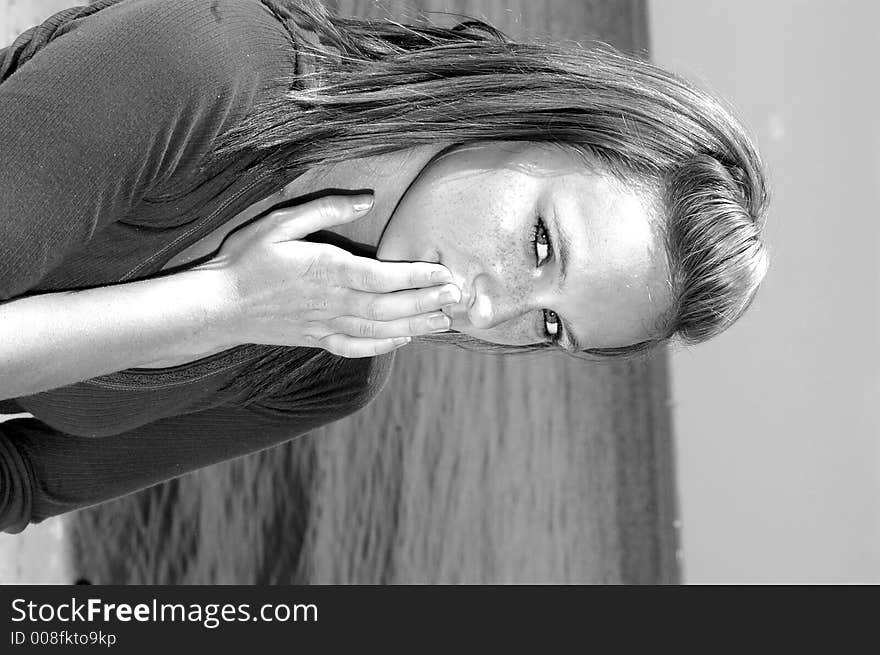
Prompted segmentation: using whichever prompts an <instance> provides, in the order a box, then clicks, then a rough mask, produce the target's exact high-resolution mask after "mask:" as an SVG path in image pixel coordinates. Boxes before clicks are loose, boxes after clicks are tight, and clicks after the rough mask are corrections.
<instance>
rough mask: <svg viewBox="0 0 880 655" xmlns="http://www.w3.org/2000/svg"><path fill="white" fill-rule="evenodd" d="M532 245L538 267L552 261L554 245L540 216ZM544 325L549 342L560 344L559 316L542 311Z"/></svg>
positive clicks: (551, 311)
mask: <svg viewBox="0 0 880 655" xmlns="http://www.w3.org/2000/svg"><path fill="white" fill-rule="evenodd" d="M532 243H533V244H534V246H535V255H536V256H537V259H538V266H541V265H543V264H544V262H545V261H547V260H548V259H550V255H551V253H552V252H553V244H551V243H550V235H549V233H548V232H547V226H546V225H544V221H543V219H542V218H541V217H540V216H538V220H537V222H536V223H535V227H534V228H533V230H532ZM541 313H542V318H543V323H544V325H543V326H542V328H541V332H542V333H543V334H544V335H546V336H547V337H549V340H550V341H551V342H552V343H554V344H556V343H559V337H560V329H561V327H562V326H561V324H560V320H559V316H558V315H557V314H556V312H554V311H553V310H550V309H544V310H541Z"/></svg>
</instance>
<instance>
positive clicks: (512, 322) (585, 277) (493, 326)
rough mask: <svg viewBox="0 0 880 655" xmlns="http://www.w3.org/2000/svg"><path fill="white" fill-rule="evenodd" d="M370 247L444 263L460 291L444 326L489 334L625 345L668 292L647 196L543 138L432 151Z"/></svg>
mask: <svg viewBox="0 0 880 655" xmlns="http://www.w3.org/2000/svg"><path fill="white" fill-rule="evenodd" d="M377 257H378V259H381V260H385V261H428V262H439V263H441V264H443V265H444V266H446V267H447V268H448V269H449V270H450V271H451V272H452V274H453V276H454V277H455V281H456V283H457V284H458V286H459V288H460V289H461V292H462V298H461V301H460V302H459V303H457V304H456V305H451V306H449V307H448V308H447V309H446V310H444V311H445V312H446V314H447V315H449V316H450V317H451V318H452V319H453V323H452V329H453V330H456V331H458V332H462V333H464V334H467V335H470V336H472V337H475V338H477V339H481V340H483V341H489V342H492V343H498V344H508V345H527V344H535V343H540V342H545V341H552V340H556V339H558V340H559V344H560V346H562V347H563V348H577V349H580V350H582V349H585V348H607V347H617V346H625V345H629V344H632V343H636V342H639V341H643V340H645V339H648V338H650V337H653V336H656V334H655V333H654V331H653V325H654V324H655V322H656V321H657V319H658V318H659V316H660V315H661V313H662V312H664V310H665V309H666V308H667V307H668V303H669V301H670V294H669V289H668V286H667V281H666V280H667V275H668V268H667V265H666V257H665V252H664V249H663V245H662V241H661V240H660V236H659V234H657V231H656V230H655V229H654V227H653V225H652V213H651V210H650V207H649V205H648V203H646V202H645V201H644V200H643V198H642V197H641V196H639V195H638V194H636V193H634V192H632V191H630V190H627V189H625V188H623V186H622V185H620V184H619V183H617V182H616V181H615V180H614V179H613V178H612V177H610V176H608V175H606V174H601V173H595V172H592V171H590V170H588V169H587V168H586V167H585V166H584V163H583V161H582V160H581V159H580V157H579V156H578V155H577V154H576V153H574V152H571V151H570V150H568V149H565V148H560V147H556V146H552V145H547V144H536V143H511V142H505V143H493V144H486V145H477V146H467V147H462V148H457V149H453V150H451V151H449V152H447V153H445V154H442V155H440V156H439V157H437V158H435V159H434V160H432V161H431V162H429V163H428V165H427V166H425V167H424V168H423V169H422V171H421V173H420V174H419V175H418V176H417V177H416V179H415V180H414V181H413V183H412V184H411V185H410V186H409V188H408V189H407V190H406V192H405V193H404V195H403V197H402V198H401V200H400V202H399V203H398V205H397V207H396V208H395V210H394V212H393V214H392V215H391V218H390V220H389V222H388V224H387V226H386V227H385V231H384V232H383V234H382V237H381V240H380V242H379V247H378V251H377ZM575 344H577V346H575Z"/></svg>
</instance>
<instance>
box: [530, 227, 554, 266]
mask: <svg viewBox="0 0 880 655" xmlns="http://www.w3.org/2000/svg"><path fill="white" fill-rule="evenodd" d="M532 243H533V244H535V254H536V255H537V256H538V266H540V265H541V264H543V263H544V262H545V261H547V260H548V259H549V258H550V253H551V252H553V246H551V245H550V236H549V235H548V234H547V226H546V225H544V221H543V219H542V218H541V217H540V216H538V221H537V222H536V223H535V227H534V228H533V229H532Z"/></svg>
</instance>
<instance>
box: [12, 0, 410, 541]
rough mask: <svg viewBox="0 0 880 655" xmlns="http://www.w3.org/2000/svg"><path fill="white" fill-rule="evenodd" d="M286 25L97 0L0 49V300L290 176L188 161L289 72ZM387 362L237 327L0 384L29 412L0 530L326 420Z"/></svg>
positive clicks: (218, 217)
mask: <svg viewBox="0 0 880 655" xmlns="http://www.w3.org/2000/svg"><path fill="white" fill-rule="evenodd" d="M297 29H298V28H296V26H294V25H293V23H292V21H291V20H290V14H289V12H288V11H287V10H286V9H285V8H284V6H283V4H281V3H278V2H272V1H271V0H187V1H186V2H181V1H180V0H99V1H98V2H96V3H94V4H92V5H90V6H84V7H75V8H72V9H69V10H66V11H63V12H60V13H59V14H56V15H55V16H53V17H51V18H50V19H49V20H47V21H46V22H44V23H43V24H41V25H39V26H36V27H35V28H32V29H31V30H29V31H28V32H25V33H24V34H22V35H21V36H20V37H19V38H18V39H16V41H15V42H14V43H13V44H12V45H11V46H9V47H8V48H6V49H3V50H0V301H5V300H9V299H14V298H18V297H21V296H24V295H28V294H31V293H35V292H49V291H60V290H71V289H82V288H88V287H95V286H102V285H107V284H115V283H120V282H127V281H132V280H137V279H141V278H145V277H150V276H152V275H155V274H157V273H158V272H159V271H160V269H161V268H162V266H164V264H165V263H166V262H168V261H169V260H170V259H171V258H173V257H174V256H175V255H176V254H177V253H179V252H180V251H182V250H184V249H185V248H186V247H188V246H189V245H191V244H192V243H194V242H195V241H197V240H199V239H200V238H202V237H203V236H205V235H207V234H208V233H210V232H211V231H213V230H214V229H215V228H217V227H218V226H220V225H222V224H223V223H224V222H225V221H227V220H229V219H231V218H232V217H233V216H235V215H236V214H237V213H238V212H240V211H242V210H243V209H244V208H246V207H247V206H249V205H251V204H253V203H254V202H256V201H257V200H260V199H262V198H265V197H268V196H269V195H270V194H271V193H273V192H275V191H277V190H278V189H279V188H280V187H281V186H283V185H284V184H285V183H286V182H287V181H289V179H291V177H292V176H291V174H290V173H288V174H287V175H288V177H287V178H286V179H285V178H283V177H279V176H278V175H275V174H271V173H270V174H257V173H242V171H241V170H240V169H239V168H238V167H237V166H235V165H230V166H229V167H228V168H227V169H225V170H223V171H219V172H210V173H204V174H202V173H199V166H200V164H201V163H202V161H203V158H204V156H205V155H206V154H207V152H208V151H209V147H210V145H211V143H212V140H213V139H214V138H215V137H217V136H218V135H219V134H221V133H222V132H223V131H225V130H227V129H229V128H230V127H232V126H233V125H235V124H237V122H238V121H241V120H244V119H245V117H246V115H247V112H248V110H249V109H250V108H251V107H252V106H253V104H254V103H255V101H256V100H257V99H259V98H260V97H261V94H263V93H267V92H268V90H269V89H270V88H273V86H272V85H275V84H278V80H279V79H284V78H285V77H287V78H290V77H291V75H296V74H298V73H299V72H300V71H301V62H300V61H299V59H298V56H297V47H296V44H297V38H298V34H297ZM93 347H94V348H100V347H101V344H100V343H95V344H93ZM392 360H393V356H391V355H386V356H382V357H374V358H360V359H345V358H341V357H333V356H329V354H328V353H326V352H324V351H320V350H317V349H311V348H286V347H279V346H264V345H255V344H244V345H241V346H238V347H236V348H232V349H230V350H226V351H223V352H220V353H217V354H215V355H211V356H209V357H206V358H203V359H200V360H197V361H194V362H190V363H187V364H184V365H181V366H175V367H170V368H165V369H138V368H134V369H127V370H124V371H118V372H115V373H111V374H108V375H102V376H100V377H97V378H93V379H90V380H85V381H83V382H80V383H77V384H72V385H68V386H65V387H61V388H58V389H53V390H50V391H46V392H43V393H38V394H34V395H30V396H26V397H21V398H17V399H14V400H4V401H3V402H2V403H0V411H3V410H4V409H5V411H7V412H8V411H15V410H18V411H22V410H23V411H26V412H30V413H31V414H32V415H33V416H34V418H26V419H13V420H9V421H6V422H4V423H0V529H3V530H7V531H10V532H18V531H21V530H22V529H24V527H25V526H26V525H27V524H28V523H29V522H38V521H40V520H42V519H43V518H46V517H47V516H52V515H55V514H59V513H62V512H66V511H69V510H71V509H75V508H78V507H83V506H87V505H92V504H95V503H98V502H102V501H105V500H108V499H110V498H114V497H117V496H120V495H124V494H127V493H130V492H132V491H136V490H138V489H142V488H144V487H147V486H150V485H152V484H155V483H157V482H160V481H163V480H167V479H169V478H172V477H175V476H178V475H181V474H183V473H186V472H189V471H192V470H194V469H197V468H200V467H203V466H206V465H208V464H212V463H215V462H219V461H223V460H226V459H230V458H233V457H237V456H240V455H244V454H246V453H250V452H254V451H256V450H261V449H263V448H266V447H269V446H272V445H275V444H278V443H282V442H284V441H287V440H289V439H290V438H292V437H294V436H297V435H299V434H302V433H304V432H307V431H309V430H312V429H314V428H315V427H318V426H320V425H322V424H324V423H327V422H330V421H333V420H336V419H339V418H341V417H343V416H345V415H347V414H350V413H351V412H353V411H355V410H357V409H359V408H360V407H362V406H363V405H365V404H366V403H367V402H369V401H370V400H372V399H373V398H374V397H375V396H376V394H377V393H378V392H379V391H380V390H381V388H382V386H383V385H384V383H385V381H386V379H387V376H388V374H389V372H390V369H391V365H392Z"/></svg>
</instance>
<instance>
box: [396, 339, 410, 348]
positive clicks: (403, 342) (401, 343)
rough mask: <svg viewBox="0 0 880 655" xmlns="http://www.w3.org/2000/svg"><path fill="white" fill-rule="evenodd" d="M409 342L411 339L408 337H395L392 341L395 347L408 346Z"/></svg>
mask: <svg viewBox="0 0 880 655" xmlns="http://www.w3.org/2000/svg"><path fill="white" fill-rule="evenodd" d="M410 341H412V339H411V338H410V337H397V338H396V339H395V340H394V344H395V345H397V346H405V345H406V344H408V343H409V342H410Z"/></svg>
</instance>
